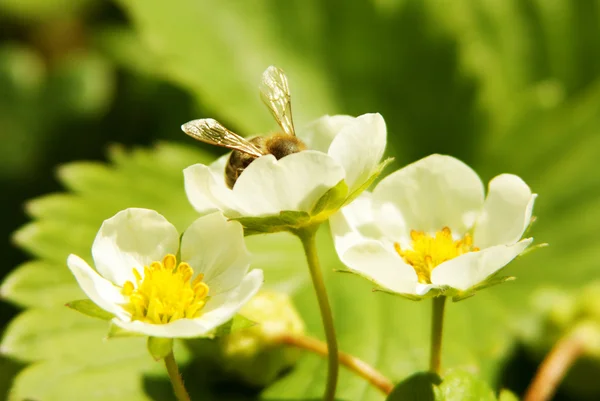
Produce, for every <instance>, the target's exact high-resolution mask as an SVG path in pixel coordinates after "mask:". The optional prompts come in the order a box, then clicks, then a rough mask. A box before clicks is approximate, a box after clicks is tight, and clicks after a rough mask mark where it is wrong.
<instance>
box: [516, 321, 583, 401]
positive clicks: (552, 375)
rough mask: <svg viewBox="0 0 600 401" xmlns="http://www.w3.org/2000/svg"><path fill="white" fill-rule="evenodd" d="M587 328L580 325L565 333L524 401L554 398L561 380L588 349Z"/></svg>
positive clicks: (550, 353) (549, 354)
mask: <svg viewBox="0 0 600 401" xmlns="http://www.w3.org/2000/svg"><path fill="white" fill-rule="evenodd" d="M586 339H587V337H586V329H585V326H584V325H581V326H578V327H576V328H574V329H573V330H571V331H569V332H568V333H567V334H566V335H564V336H563V337H562V338H561V339H560V340H558V342H557V343H556V344H555V345H554V347H553V348H552V349H551V350H550V352H549V353H548V355H546V357H545V358H544V360H543V361H542V363H541V365H540V367H539V368H538V371H537V372H536V374H535V376H534V377H533V380H532V381H531V384H530V385H529V388H528V389H527V392H526V393H525V397H524V398H523V401H548V400H550V399H552V396H554V393H555V392H556V389H557V388H558V386H559V384H560V382H561V381H562V380H563V379H564V377H565V376H566V374H567V372H568V371H569V369H570V368H571V366H573V364H574V363H575V361H577V359H579V358H580V357H581V356H582V355H583V354H584V352H585V350H586V344H587V341H586Z"/></svg>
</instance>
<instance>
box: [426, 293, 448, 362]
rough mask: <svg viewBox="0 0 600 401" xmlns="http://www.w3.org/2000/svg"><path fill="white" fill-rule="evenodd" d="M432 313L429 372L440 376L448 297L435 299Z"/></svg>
mask: <svg viewBox="0 0 600 401" xmlns="http://www.w3.org/2000/svg"><path fill="white" fill-rule="evenodd" d="M432 305H433V308H432V311H431V353H430V359H429V370H430V371H431V372H432V373H435V374H439V373H440V367H441V364H442V333H443V331H444V306H445V305H446V297H444V296H441V297H435V298H433V304H432Z"/></svg>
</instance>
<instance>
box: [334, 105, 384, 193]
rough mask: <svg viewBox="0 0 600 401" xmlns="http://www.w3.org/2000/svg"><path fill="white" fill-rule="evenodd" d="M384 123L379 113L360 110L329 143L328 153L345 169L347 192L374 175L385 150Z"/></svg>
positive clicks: (352, 190)
mask: <svg viewBox="0 0 600 401" xmlns="http://www.w3.org/2000/svg"><path fill="white" fill-rule="evenodd" d="M385 144H386V127H385V121H384V120H383V117H381V115H380V114H377V113H376V114H363V115H362V116H360V117H357V118H355V119H354V121H353V122H352V123H351V124H347V125H346V126H344V128H343V129H342V130H341V132H340V133H339V134H338V135H336V137H335V138H334V139H333V142H332V143H331V146H330V147H329V151H328V153H329V155H330V156H331V157H332V158H334V159H335V160H337V161H338V162H339V163H340V164H341V165H342V166H343V167H344V170H345V171H346V183H347V184H348V187H349V188H350V193H352V192H354V191H355V190H356V189H358V188H359V187H360V186H361V185H362V184H364V183H365V182H366V181H367V180H368V179H369V177H371V176H372V175H373V173H374V172H375V170H376V169H377V166H378V165H379V163H380V162H381V157H382V156H383V152H384V151H385Z"/></svg>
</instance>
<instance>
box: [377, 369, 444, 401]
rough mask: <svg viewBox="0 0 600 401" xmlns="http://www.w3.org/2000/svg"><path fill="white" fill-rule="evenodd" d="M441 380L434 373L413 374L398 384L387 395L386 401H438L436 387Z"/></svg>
mask: <svg viewBox="0 0 600 401" xmlns="http://www.w3.org/2000/svg"><path fill="white" fill-rule="evenodd" d="M441 382H442V379H441V378H440V377H439V376H438V375H436V374H435V373H429V372H424V373H415V374H414V375H412V376H410V377H409V378H407V379H404V380H403V381H402V382H400V383H399V384H398V385H397V386H396V387H394V390H392V392H391V393H390V395H388V397H387V399H386V400H388V401H417V400H419V401H436V400H440V397H439V390H438V388H437V387H438V386H439V385H440V383H441Z"/></svg>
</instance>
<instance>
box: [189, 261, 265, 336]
mask: <svg viewBox="0 0 600 401" xmlns="http://www.w3.org/2000/svg"><path fill="white" fill-rule="evenodd" d="M263 282H264V275H263V271H262V270H260V269H254V270H252V271H251V272H250V273H248V274H246V276H244V279H243V280H242V282H241V283H240V285H239V286H238V287H235V288H233V289H231V290H229V291H227V292H223V293H221V294H219V295H215V296H214V297H211V298H210V300H209V302H208V303H207V304H206V307H205V308H204V313H203V315H202V316H201V319H202V324H203V325H205V326H206V327H210V328H211V329H213V328H216V327H219V326H220V325H222V324H223V323H225V322H227V321H228V320H229V319H231V318H232V317H233V316H234V315H235V314H236V313H237V312H238V311H239V310H240V309H241V307H242V306H244V305H245V304H246V303H247V302H248V301H249V300H250V298H252V297H253V296H254V295H256V293H257V292H258V290H259V289H260V287H261V286H262V285H263Z"/></svg>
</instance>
